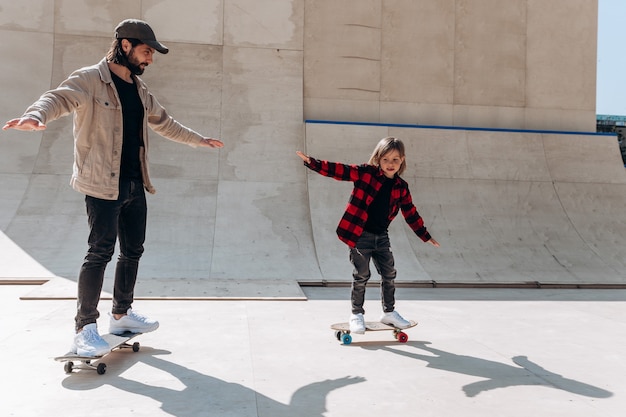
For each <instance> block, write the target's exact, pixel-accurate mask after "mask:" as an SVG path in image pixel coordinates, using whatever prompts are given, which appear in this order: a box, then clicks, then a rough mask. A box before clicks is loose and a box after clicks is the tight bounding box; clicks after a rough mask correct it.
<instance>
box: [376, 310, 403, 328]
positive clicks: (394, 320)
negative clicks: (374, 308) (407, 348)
mask: <svg viewBox="0 0 626 417" xmlns="http://www.w3.org/2000/svg"><path fill="white" fill-rule="evenodd" d="M380 322H381V323H383V324H388V325H390V326H393V327H395V328H396V329H406V328H407V327H409V326H411V323H409V321H408V320H405V319H404V318H403V317H402V316H401V315H400V314H398V312H397V311H395V310H394V311H392V312H391V313H383V315H382V316H381V318H380Z"/></svg>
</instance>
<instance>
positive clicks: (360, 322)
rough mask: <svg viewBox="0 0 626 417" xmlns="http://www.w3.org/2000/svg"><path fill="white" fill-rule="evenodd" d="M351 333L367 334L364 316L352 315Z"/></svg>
mask: <svg viewBox="0 0 626 417" xmlns="http://www.w3.org/2000/svg"><path fill="white" fill-rule="evenodd" d="M350 332H351V333H356V334H363V333H365V318H364V317H363V314H361V313H358V314H352V315H351V316H350Z"/></svg>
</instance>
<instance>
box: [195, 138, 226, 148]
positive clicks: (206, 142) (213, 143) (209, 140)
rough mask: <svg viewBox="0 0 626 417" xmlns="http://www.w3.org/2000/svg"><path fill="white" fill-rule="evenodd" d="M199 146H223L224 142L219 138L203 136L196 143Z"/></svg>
mask: <svg viewBox="0 0 626 417" xmlns="http://www.w3.org/2000/svg"><path fill="white" fill-rule="evenodd" d="M198 145H199V146H207V147H209V148H223V147H224V143H222V141H221V140H219V139H213V138H204V139H202V140H201V141H200V143H199V144H198Z"/></svg>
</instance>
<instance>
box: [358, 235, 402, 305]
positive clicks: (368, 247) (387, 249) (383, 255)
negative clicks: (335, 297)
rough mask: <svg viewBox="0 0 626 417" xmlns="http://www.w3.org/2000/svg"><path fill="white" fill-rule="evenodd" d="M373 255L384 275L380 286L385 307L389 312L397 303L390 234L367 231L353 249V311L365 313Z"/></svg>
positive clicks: (378, 269) (379, 270)
mask: <svg viewBox="0 0 626 417" xmlns="http://www.w3.org/2000/svg"><path fill="white" fill-rule="evenodd" d="M370 259H371V260H373V261H374V266H376V270H377V271H378V273H379V274H380V276H381V278H382V279H381V282H380V289H381V299H382V305H383V311H384V312H386V313H389V312H391V311H393V310H394V305H395V292H396V287H395V281H394V280H395V278H396V269H395V267H394V260H393V253H392V252H391V243H390V242H389V234H388V233H387V232H385V233H382V234H379V235H377V234H373V233H369V232H366V231H364V232H363V234H362V235H361V237H360V238H359V240H358V242H357V243H356V247H355V248H351V249H350V262H352V265H354V271H353V272H352V277H353V278H354V279H353V281H352V314H358V313H361V314H363V313H365V310H364V309H363V304H364V303H365V287H366V286H367V281H369V279H370V277H371V272H370Z"/></svg>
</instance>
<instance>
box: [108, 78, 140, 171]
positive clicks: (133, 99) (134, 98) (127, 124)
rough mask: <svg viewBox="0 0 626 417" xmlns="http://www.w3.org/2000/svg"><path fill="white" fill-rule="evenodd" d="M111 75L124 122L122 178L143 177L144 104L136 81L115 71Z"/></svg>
mask: <svg viewBox="0 0 626 417" xmlns="http://www.w3.org/2000/svg"><path fill="white" fill-rule="evenodd" d="M111 75H112V76H113V82H114V83H115V87H116V88H117V94H118V95H119V96H120V102H121V104H122V119H123V123H124V133H123V144H122V163H121V166H120V178H123V179H141V163H140V162H139V148H140V147H141V146H143V139H142V130H143V117H144V112H143V104H142V103H141V99H140V98H139V92H138V91H137V86H136V85H135V84H134V83H127V82H126V81H124V80H122V79H121V78H120V77H118V76H117V75H115V74H114V73H111Z"/></svg>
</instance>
